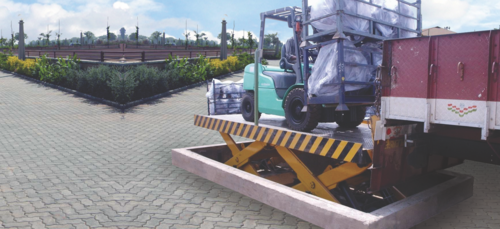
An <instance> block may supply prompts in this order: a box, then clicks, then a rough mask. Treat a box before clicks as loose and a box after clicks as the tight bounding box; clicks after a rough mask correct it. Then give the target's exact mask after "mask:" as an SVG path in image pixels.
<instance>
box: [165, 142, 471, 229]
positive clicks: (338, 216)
mask: <svg viewBox="0 0 500 229" xmlns="http://www.w3.org/2000/svg"><path fill="white" fill-rule="evenodd" d="M222 148H227V145H225V144H217V145H209V146H198V147H190V148H183V149H173V150H172V151H171V152H172V153H171V158H172V165H174V166H176V167H179V168H182V169H184V170H186V171H188V172H191V173H193V174H196V175H198V176H200V177H202V178H205V179H207V180H210V181H213V182H215V183H217V184H219V185H222V186H224V187H226V188H229V189H232V190H234V191H236V192H239V193H241V194H243V195H245V196H248V197H250V198H252V199H255V200H257V201H260V202H262V203H264V204H267V205H269V206H271V207H274V208H277V209H279V210H281V211H284V212H286V213H288V214H291V215H294V216H296V217H298V218H301V219H303V220H305V221H308V222H310V223H312V224H315V225H317V226H320V227H322V228H331V229H340V228H342V229H344V228H349V229H386V228H392V229H407V228H411V227H413V226H415V225H417V224H419V223H421V222H423V221H425V220H427V219H429V218H431V217H432V216H435V215H436V214H438V213H440V212H442V211H443V210H446V209H448V208H450V207H452V206H454V205H455V204H457V203H459V202H461V201H463V200H466V199H468V198H470V197H471V196H472V193H473V183H474V178H473V177H471V176H468V175H462V174H458V173H453V172H449V171H439V172H438V173H442V174H446V175H449V176H452V177H453V178H452V179H450V180H448V181H445V182H444V183H441V184H438V185H436V186H434V187H431V188H429V189H426V190H424V191H421V192H420V193H417V194H415V195H412V196H410V197H408V198H406V199H403V200H400V201H397V202H395V203H392V204H390V205H387V206H385V207H382V208H380V209H378V210H375V211H373V212H371V213H365V212H361V211H358V210H355V209H352V208H349V207H346V206H344V205H341V204H337V203H333V202H330V201H327V200H325V199H321V198H319V197H316V196H313V195H310V194H307V193H304V192H300V191H298V190H295V189H293V188H289V187H287V186H284V185H281V184H278V183H275V182H272V181H270V180H267V179H265V178H262V177H258V176H255V175H252V174H250V173H247V172H245V171H242V170H239V169H236V168H233V167H231V166H227V165H225V164H224V163H221V162H218V161H215V160H212V159H210V158H208V157H205V156H203V155H202V152H203V153H211V152H218V151H221V150H223V149H222ZM226 150H228V149H226ZM197 152H200V153H197Z"/></svg>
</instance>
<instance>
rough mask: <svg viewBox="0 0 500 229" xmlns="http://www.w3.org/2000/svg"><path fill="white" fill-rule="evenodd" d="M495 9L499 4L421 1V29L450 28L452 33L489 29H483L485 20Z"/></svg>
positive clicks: (464, 0)
mask: <svg viewBox="0 0 500 229" xmlns="http://www.w3.org/2000/svg"><path fill="white" fill-rule="evenodd" d="M495 7H500V4H499V3H496V2H494V1H480V2H478V1H471V0H432V1H422V17H423V27H424V28H428V27H434V26H441V27H445V26H450V27H451V30H453V31H462V30H463V29H464V28H465V27H467V28H474V29H475V30H482V29H491V28H487V27H485V25H486V24H487V22H485V20H487V19H488V18H489V17H490V16H491V9H492V8H495Z"/></svg>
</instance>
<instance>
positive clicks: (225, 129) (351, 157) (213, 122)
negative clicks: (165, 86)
mask: <svg viewBox="0 0 500 229" xmlns="http://www.w3.org/2000/svg"><path fill="white" fill-rule="evenodd" d="M194 125H195V126H199V127H203V128H207V129H210V130H216V131H219V132H222V133H226V134H232V135H236V136H240V137H245V138H249V139H253V140H256V141H260V142H265V143H269V144H273V145H279V146H282V147H285V148H288V149H294V150H298V151H302V152H307V153H311V154H316V155H320V156H324V157H329V158H333V159H338V160H342V161H347V162H356V161H358V157H359V156H360V154H361V153H362V149H363V148H362V146H363V144H361V143H354V142H349V141H341V140H335V139H331V138H323V137H319V136H314V135H310V134H305V133H297V132H292V131H286V130H278V129H272V128H268V127H261V126H259V127H257V126H255V125H253V124H245V123H239V122H233V121H228V120H222V119H217V118H212V117H208V116H200V115H195V116H194Z"/></svg>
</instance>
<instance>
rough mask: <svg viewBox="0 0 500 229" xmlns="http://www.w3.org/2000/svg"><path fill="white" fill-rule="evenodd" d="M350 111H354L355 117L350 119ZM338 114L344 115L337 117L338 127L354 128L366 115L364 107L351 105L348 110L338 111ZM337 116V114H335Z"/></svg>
mask: <svg viewBox="0 0 500 229" xmlns="http://www.w3.org/2000/svg"><path fill="white" fill-rule="evenodd" d="M350 112H356V119H355V120H351V114H350ZM338 115H339V116H341V115H344V116H346V117H344V118H343V119H342V118H340V117H339V119H338V121H336V122H337V124H338V125H339V127H342V128H354V127H357V126H359V125H360V124H361V123H363V120H364V119H365V116H366V107H351V108H350V111H348V112H344V113H343V114H342V113H339V114H338ZM337 117H338V116H337Z"/></svg>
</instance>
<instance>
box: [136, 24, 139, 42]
mask: <svg viewBox="0 0 500 229" xmlns="http://www.w3.org/2000/svg"><path fill="white" fill-rule="evenodd" d="M137 20H139V19H137ZM135 40H136V41H137V46H139V26H136V27H135Z"/></svg>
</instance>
